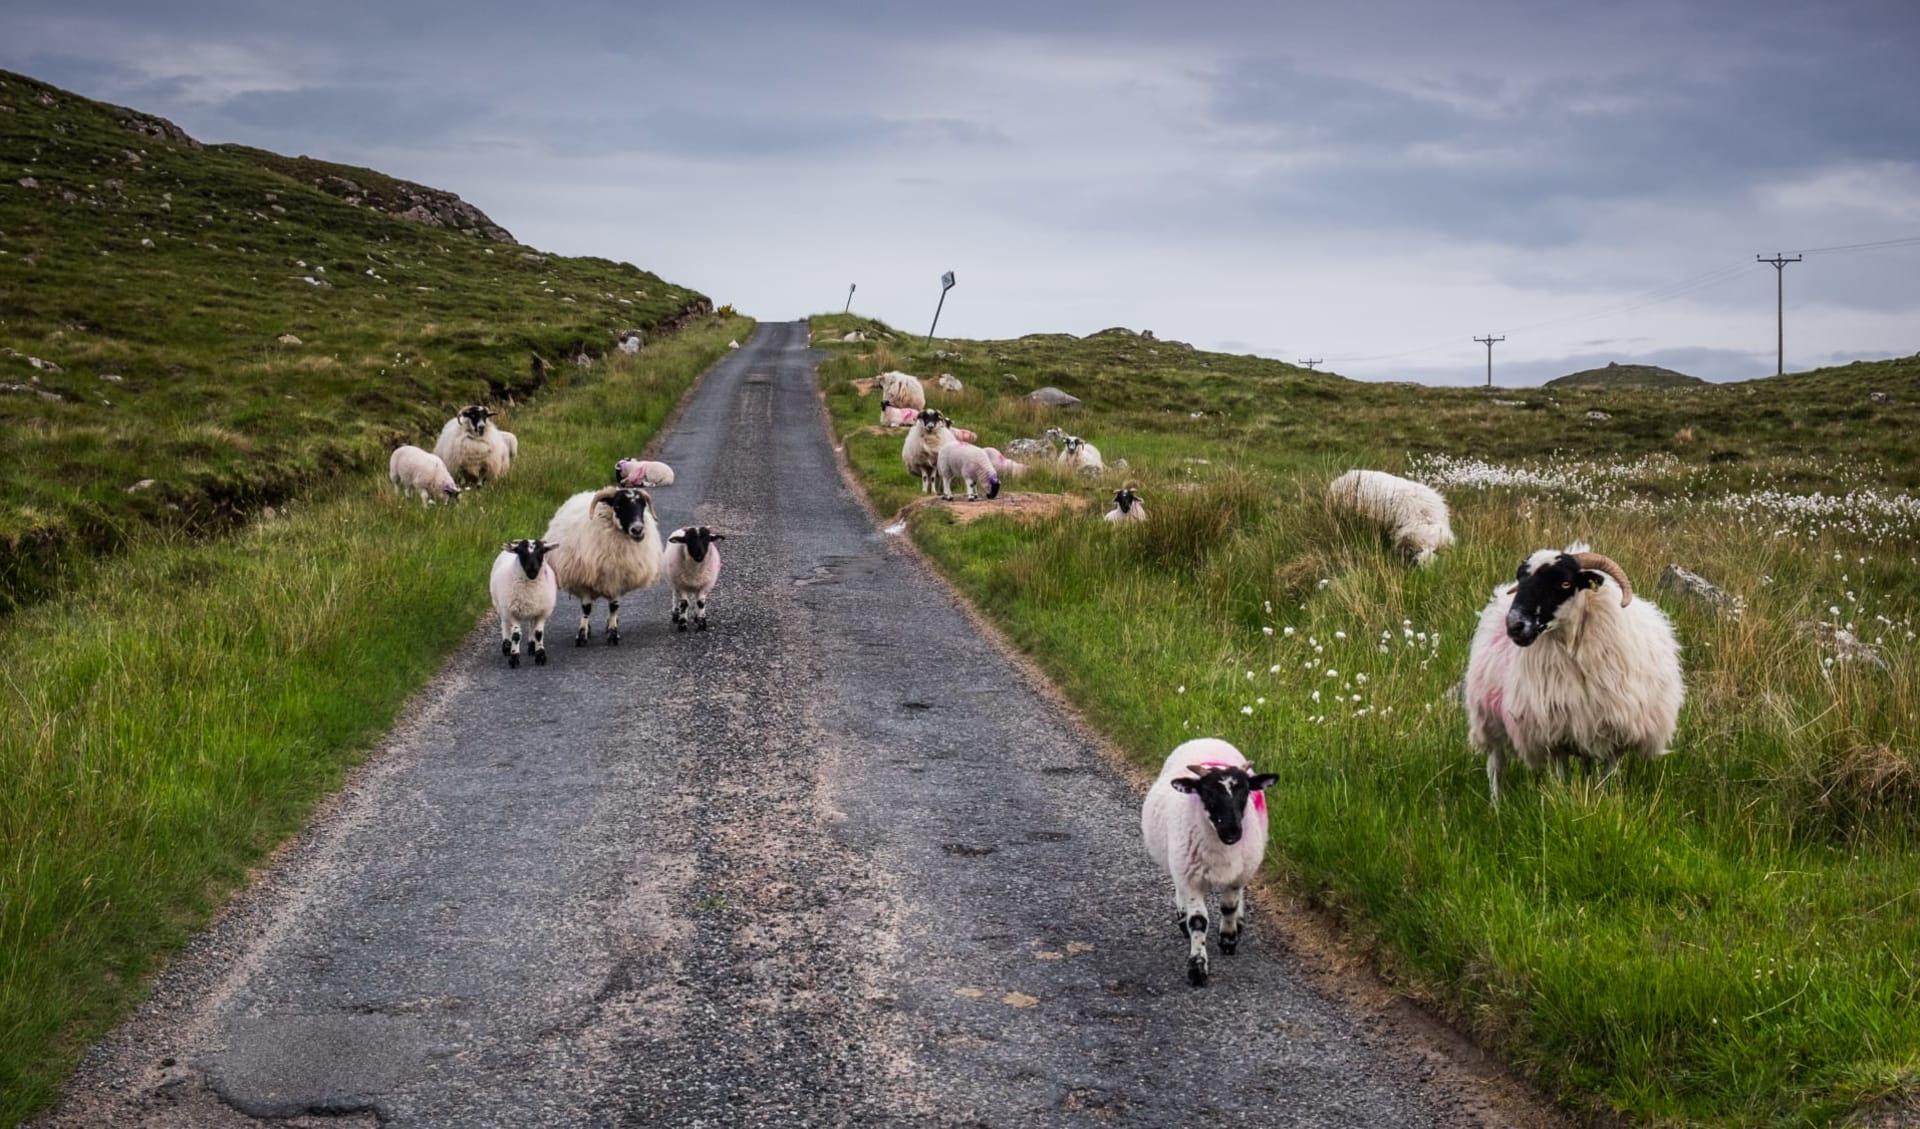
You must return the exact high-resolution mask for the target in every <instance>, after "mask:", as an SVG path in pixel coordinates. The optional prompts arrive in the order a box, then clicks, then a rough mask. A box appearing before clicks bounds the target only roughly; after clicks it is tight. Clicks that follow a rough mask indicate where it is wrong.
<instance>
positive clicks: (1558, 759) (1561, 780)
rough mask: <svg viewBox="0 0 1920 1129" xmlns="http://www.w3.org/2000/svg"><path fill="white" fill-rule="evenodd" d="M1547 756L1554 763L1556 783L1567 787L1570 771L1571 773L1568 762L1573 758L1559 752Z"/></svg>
mask: <svg viewBox="0 0 1920 1129" xmlns="http://www.w3.org/2000/svg"><path fill="white" fill-rule="evenodd" d="M1547 755H1548V756H1549V757H1550V758H1551V759H1552V761H1553V779H1554V782H1555V783H1557V784H1561V785H1565V784H1566V782H1567V778H1568V774H1569V771H1570V766H1569V765H1568V762H1569V761H1570V760H1572V759H1573V758H1571V757H1569V756H1567V754H1565V753H1563V752H1558V751H1555V752H1552V753H1549V754H1547Z"/></svg>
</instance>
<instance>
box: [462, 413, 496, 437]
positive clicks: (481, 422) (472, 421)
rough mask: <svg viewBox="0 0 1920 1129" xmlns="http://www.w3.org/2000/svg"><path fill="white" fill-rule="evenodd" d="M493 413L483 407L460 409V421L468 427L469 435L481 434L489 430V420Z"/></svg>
mask: <svg viewBox="0 0 1920 1129" xmlns="http://www.w3.org/2000/svg"><path fill="white" fill-rule="evenodd" d="M492 418H493V413H492V412H490V411H488V410H487V409H485V408H482V407H471V408H462V409H460V423H461V425H462V426H463V427H465V428H466V429H467V434H468V435H475V436H477V435H480V434H481V433H483V432H485V431H486V430H487V421H488V420H489V419H492Z"/></svg>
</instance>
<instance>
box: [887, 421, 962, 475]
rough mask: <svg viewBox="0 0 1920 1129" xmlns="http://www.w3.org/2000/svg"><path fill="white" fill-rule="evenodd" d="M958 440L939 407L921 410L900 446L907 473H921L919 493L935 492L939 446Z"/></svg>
mask: <svg viewBox="0 0 1920 1129" xmlns="http://www.w3.org/2000/svg"><path fill="white" fill-rule="evenodd" d="M953 442H956V440H955V439H954V437H953V428H952V427H950V426H949V425H948V420H947V417H946V416H944V415H942V414H941V413H940V412H939V410H938V409H928V410H925V411H922V412H921V413H920V415H919V416H918V417H917V418H916V419H915V420H914V421H913V426H912V427H910V428H908V429H907V440H906V442H905V443H902V444H901V445H900V461H901V462H903V463H905V464H906V465H907V473H908V474H912V475H918V476H919V478H920V492H921V493H922V494H931V493H933V479H934V476H935V475H936V474H937V473H938V471H939V468H940V448H942V447H944V446H946V445H947V444H949V443H953Z"/></svg>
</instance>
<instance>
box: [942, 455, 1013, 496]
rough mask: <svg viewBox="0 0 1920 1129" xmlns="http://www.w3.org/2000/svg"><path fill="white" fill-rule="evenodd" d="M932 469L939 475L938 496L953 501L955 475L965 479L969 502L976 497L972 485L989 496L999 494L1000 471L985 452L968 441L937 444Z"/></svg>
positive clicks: (962, 479)
mask: <svg viewBox="0 0 1920 1129" xmlns="http://www.w3.org/2000/svg"><path fill="white" fill-rule="evenodd" d="M934 470H935V473H937V474H939V476H940V496H941V497H942V498H944V499H946V500H947V501H949V502H951V501H953V480H954V479H956V478H958V479H960V480H961V481H963V482H965V483H966V487H967V501H969V502H975V501H979V499H978V498H977V497H975V495H974V490H975V488H976V487H977V488H979V489H981V490H984V491H986V493H987V497H989V498H997V497H999V496H1000V472H999V471H998V470H997V469H995V468H994V465H993V460H992V459H991V458H989V457H988V456H987V453H986V452H985V451H983V450H981V449H980V448H978V447H976V446H974V445H973V444H971V443H949V444H947V445H946V446H944V447H942V448H940V453H939V454H938V455H936V456H935V457H934Z"/></svg>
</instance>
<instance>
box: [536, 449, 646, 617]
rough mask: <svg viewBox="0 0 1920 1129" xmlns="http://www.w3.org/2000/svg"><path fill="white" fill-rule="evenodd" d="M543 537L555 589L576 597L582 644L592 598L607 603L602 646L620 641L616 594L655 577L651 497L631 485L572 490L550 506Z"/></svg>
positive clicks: (642, 585) (641, 585) (618, 605)
mask: <svg viewBox="0 0 1920 1129" xmlns="http://www.w3.org/2000/svg"><path fill="white" fill-rule="evenodd" d="M541 540H543V541H551V542H553V544H554V546H555V548H554V550H553V551H552V552H551V553H549V554H548V560H549V561H551V562H552V564H553V575H554V579H555V580H556V581H557V582H558V583H559V586H560V590H561V591H563V592H565V593H567V594H568V595H570V596H572V597H574V598H575V599H577V600H579V601H580V631H579V633H578V634H577V635H575V636H574V640H573V645H574V646H576V647H584V646H586V645H587V636H588V635H589V634H590V633H591V626H592V618H593V602H594V601H595V600H598V599H604V600H605V601H606V602H607V645H608V646H610V647H617V646H619V645H620V597H621V596H622V595H623V594H625V593H627V592H630V591H632V590H633V589H635V588H646V587H649V586H651V585H652V584H653V583H654V581H656V580H658V579H660V553H661V548H660V527H659V525H658V524H657V523H656V522H655V521H654V519H653V496H652V495H651V494H648V493H647V492H646V491H645V490H641V489H639V488H638V487H633V486H603V487H601V488H600V489H599V490H586V491H582V492H581V493H578V494H575V495H574V496H573V497H571V498H568V499H567V500H566V501H565V502H562V503H561V504H560V508H559V509H558V510H555V511H554V514H553V520H552V521H550V522H548V523H547V532H546V535H545V536H544V537H542V538H541Z"/></svg>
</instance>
